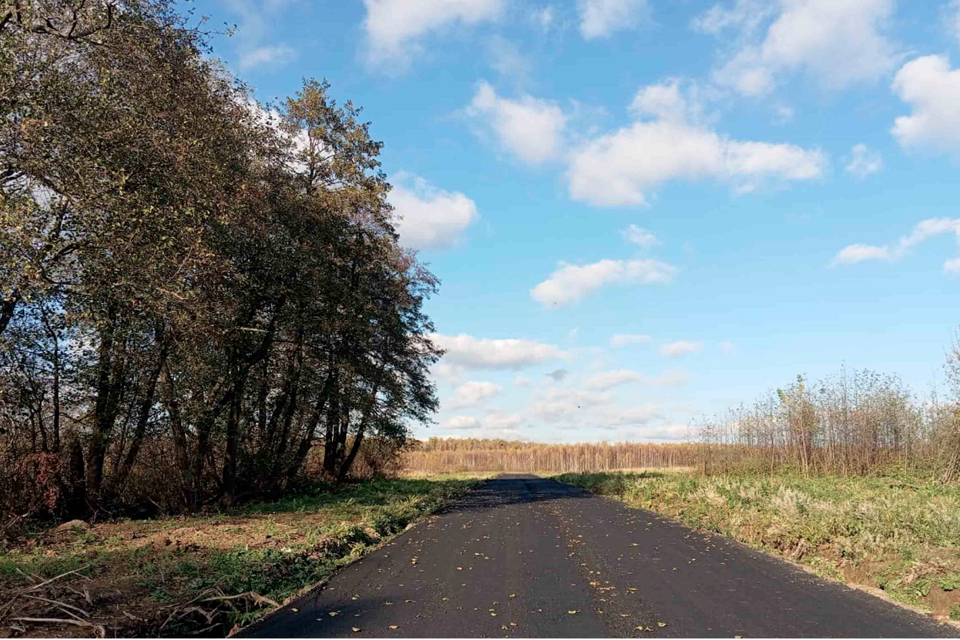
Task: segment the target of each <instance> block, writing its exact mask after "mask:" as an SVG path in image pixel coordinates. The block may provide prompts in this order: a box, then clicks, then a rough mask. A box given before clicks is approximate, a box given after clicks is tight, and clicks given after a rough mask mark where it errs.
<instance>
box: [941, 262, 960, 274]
mask: <svg viewBox="0 0 960 640" xmlns="http://www.w3.org/2000/svg"><path fill="white" fill-rule="evenodd" d="M943 270H944V271H946V272H947V273H949V274H951V275H957V274H960V258H953V259H952V260H947V261H946V262H944V263H943Z"/></svg>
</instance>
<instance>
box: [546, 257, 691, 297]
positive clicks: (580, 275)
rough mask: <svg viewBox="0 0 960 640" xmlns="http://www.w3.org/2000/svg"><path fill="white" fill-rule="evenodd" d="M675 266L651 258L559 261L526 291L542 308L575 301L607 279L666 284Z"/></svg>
mask: <svg viewBox="0 0 960 640" xmlns="http://www.w3.org/2000/svg"><path fill="white" fill-rule="evenodd" d="M676 272H677V269H676V267H674V266H672V265H669V264H667V263H665V262H660V261H659V260H652V259H641V260H600V261H599V262H594V263H592V264H585V265H574V264H565V263H560V268H559V269H557V270H556V271H554V272H553V273H552V274H551V275H550V277H549V278H548V279H546V280H544V281H543V282H541V283H540V284H538V285H537V286H536V287H534V288H533V290H531V292H530V297H532V298H533V299H534V300H536V301H537V302H539V303H540V304H542V305H543V306H544V307H546V308H548V309H549V308H551V307H552V306H563V305H567V304H570V303H573V302H576V301H578V300H580V299H581V298H583V297H584V296H586V295H587V294H589V293H591V292H592V291H595V290H596V289H599V288H600V287H602V286H603V285H605V284H608V283H611V282H619V283H644V284H647V283H652V282H658V283H666V282H670V281H671V280H673V277H674V276H675V275H676Z"/></svg>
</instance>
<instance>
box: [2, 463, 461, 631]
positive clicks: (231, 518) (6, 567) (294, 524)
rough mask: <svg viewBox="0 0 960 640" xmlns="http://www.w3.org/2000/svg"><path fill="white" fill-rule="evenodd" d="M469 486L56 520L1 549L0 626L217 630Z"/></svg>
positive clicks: (407, 483)
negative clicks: (202, 511) (163, 514)
mask: <svg viewBox="0 0 960 640" xmlns="http://www.w3.org/2000/svg"><path fill="white" fill-rule="evenodd" d="M475 484H476V481H474V480H464V479H449V478H433V479H397V480H378V481H370V482H363V483H358V484H354V485H347V486H344V487H342V488H340V489H337V490H328V491H322V490H318V491H316V492H313V493H309V494H304V495H298V496H294V497H289V498H286V499H284V500H281V501H279V502H273V503H259V504H251V505H247V506H245V507H242V508H239V509H234V510H230V511H225V512H222V513H215V514H208V515H201V516H190V517H178V518H165V519H158V520H140V521H134V520H128V521H118V522H107V523H103V524H98V525H96V526H92V527H90V526H87V525H85V524H83V523H75V524H71V523H66V525H62V526H61V527H59V528H58V529H53V530H49V531H46V532H42V533H40V534H38V535H37V536H33V537H31V538H29V539H27V540H25V541H24V542H23V544H21V545H20V546H18V547H16V548H14V549H8V550H6V551H0V626H6V627H9V628H12V629H13V630H15V631H16V630H17V627H19V628H20V629H22V631H18V633H19V634H21V635H22V634H26V635H40V636H50V635H52V634H57V635H82V636H90V635H94V634H97V635H110V636H147V635H149V636H157V635H165V636H183V635H192V634H197V633H200V634H202V635H207V636H221V637H222V636H223V635H225V634H226V633H227V631H229V630H230V629H231V628H232V627H234V626H235V625H240V626H244V625H246V624H249V623H251V622H253V621H254V620H256V619H258V618H260V617H262V616H263V615H264V614H265V613H266V612H268V611H270V610H271V609H272V608H273V607H274V605H275V604H277V603H282V602H283V601H284V600H286V599H288V598H290V597H291V596H294V595H296V594H298V593H300V592H301V591H303V590H304V589H305V588H308V587H310V586H312V585H314V584H316V583H317V582H319V581H320V580H323V579H324V578H326V577H327V576H329V575H330V574H331V573H332V572H333V571H335V570H336V569H337V568H339V567H341V566H343V565H346V564H348V563H350V562H352V561H353V560H355V559H356V558H358V557H361V556H362V555H364V554H365V553H367V552H368V551H370V550H371V549H373V548H375V547H376V546H378V545H379V544H381V543H382V542H384V541H385V540H386V539H388V538H390V537H391V536H393V535H395V534H397V533H399V532H401V531H403V530H404V529H405V528H406V527H407V525H408V524H411V523H413V522H415V521H416V520H418V519H420V518H421V517H423V516H425V515H427V514H429V513H431V512H433V511H435V510H436V509H438V508H439V507H441V506H443V505H444V504H446V503H448V502H449V501H451V500H453V499H455V498H456V497H458V496H460V495H462V494H463V493H464V492H466V491H467V490H468V489H469V488H471V487H472V486H474V485H475ZM67 572H73V573H70V574H69V575H64V576H62V577H60V578H58V579H56V580H53V581H52V582H50V583H49V584H46V585H43V586H40V587H37V585H40V584H41V583H43V582H44V581H46V580H50V579H51V578H55V577H57V576H61V575H62V574H64V573H67ZM16 618H57V619H61V620H73V623H72V624H71V623H67V622H59V623H36V622H30V621H17V620H16Z"/></svg>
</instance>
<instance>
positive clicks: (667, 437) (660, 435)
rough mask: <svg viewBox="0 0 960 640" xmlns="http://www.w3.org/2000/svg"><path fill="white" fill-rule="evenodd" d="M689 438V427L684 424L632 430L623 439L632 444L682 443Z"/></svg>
mask: <svg viewBox="0 0 960 640" xmlns="http://www.w3.org/2000/svg"><path fill="white" fill-rule="evenodd" d="M689 437H690V427H689V426H687V425H685V424H664V425H658V426H655V427H650V426H644V427H643V428H641V429H634V430H632V431H631V432H630V434H629V435H627V436H626V438H625V439H627V440H631V441H633V442H682V441H684V440H686V439H687V438H689Z"/></svg>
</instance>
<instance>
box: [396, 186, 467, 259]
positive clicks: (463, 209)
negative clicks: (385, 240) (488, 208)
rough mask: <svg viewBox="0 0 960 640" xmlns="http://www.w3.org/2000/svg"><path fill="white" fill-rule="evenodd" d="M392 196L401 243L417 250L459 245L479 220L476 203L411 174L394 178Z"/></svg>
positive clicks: (460, 194) (462, 195)
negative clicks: (470, 227)
mask: <svg viewBox="0 0 960 640" xmlns="http://www.w3.org/2000/svg"><path fill="white" fill-rule="evenodd" d="M392 182H393V190H392V191H391V192H390V195H389V196H388V198H389V201H390V204H391V205H393V208H394V215H395V217H396V229H397V233H398V234H400V244H402V245H404V246H406V247H411V248H414V249H442V248H447V247H452V246H454V245H456V244H457V243H458V242H460V240H461V239H462V237H463V233H464V231H465V230H466V228H467V227H469V226H470V225H471V224H473V223H474V222H476V220H477V219H478V218H479V215H478V214H477V205H476V203H475V202H474V201H473V200H471V199H470V198H468V197H467V196H465V195H464V194H462V193H460V192H458V191H457V192H450V191H443V190H442V189H438V188H437V187H435V186H433V185H432V184H430V183H429V182H427V181H426V180H424V179H423V178H421V177H419V176H415V175H413V174H410V173H407V172H400V173H398V174H396V175H394V176H393V177H392Z"/></svg>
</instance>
